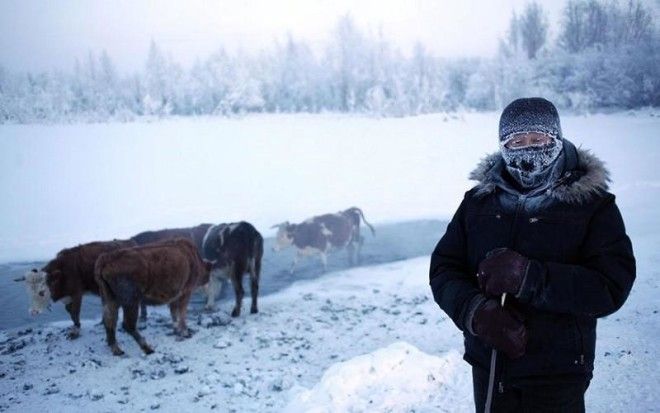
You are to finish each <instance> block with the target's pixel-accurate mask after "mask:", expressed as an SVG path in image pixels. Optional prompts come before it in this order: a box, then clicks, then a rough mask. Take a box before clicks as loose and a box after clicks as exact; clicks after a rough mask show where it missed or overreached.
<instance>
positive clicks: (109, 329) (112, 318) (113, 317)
mask: <svg viewBox="0 0 660 413" xmlns="http://www.w3.org/2000/svg"><path fill="white" fill-rule="evenodd" d="M118 313H119V304H118V303H117V301H115V300H114V299H113V298H112V297H109V296H103V326H104V327H105V336H106V341H107V343H108V346H110V350H112V354H114V355H115V356H121V355H122V354H124V352H123V351H122V349H121V348H119V345H118V344H117V336H116V330H117V315H118ZM124 317H126V316H125V315H124Z"/></svg>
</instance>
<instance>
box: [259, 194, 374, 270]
mask: <svg viewBox="0 0 660 413" xmlns="http://www.w3.org/2000/svg"><path fill="white" fill-rule="evenodd" d="M361 221H364V223H365V224H366V225H367V226H368V227H369V229H370V230H371V233H372V235H375V234H376V231H375V230H374V227H373V226H371V224H369V223H368V222H367V220H366V219H365V217H364V213H363V212H362V210H361V209H360V208H356V207H352V208H349V209H346V210H344V211H339V212H337V213H334V214H324V215H319V216H315V217H312V218H309V219H307V220H306V221H304V222H301V223H299V224H291V223H289V222H288V221H286V222H283V223H281V224H277V225H274V226H273V227H272V228H277V235H276V240H275V246H274V247H273V250H274V251H280V250H282V249H284V248H287V247H288V246H290V245H293V246H294V247H296V256H295V257H294V260H293V263H292V264H291V268H290V272H291V274H293V272H294V271H295V268H296V265H297V264H298V261H299V260H300V259H301V258H302V257H304V256H309V255H319V257H320V258H321V262H322V263H323V270H324V271H327V268H328V258H327V254H328V252H329V251H330V250H331V249H341V248H346V249H347V250H348V262H349V265H353V264H355V261H356V258H357V260H358V261H359V260H360V254H361V249H362V244H363V243H364V238H363V237H362V235H361V234H360V223H361Z"/></svg>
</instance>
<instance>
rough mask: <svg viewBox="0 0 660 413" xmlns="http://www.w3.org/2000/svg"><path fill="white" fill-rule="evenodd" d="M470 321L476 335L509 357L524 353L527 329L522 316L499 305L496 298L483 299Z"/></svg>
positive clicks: (519, 355)
mask: <svg viewBox="0 0 660 413" xmlns="http://www.w3.org/2000/svg"><path fill="white" fill-rule="evenodd" d="M471 321H472V325H471V327H472V331H473V332H474V333H475V334H476V335H477V337H479V338H481V339H482V340H483V341H484V342H486V343H487V344H489V345H491V346H492V347H494V348H495V349H497V350H498V351H502V352H503V353H505V354H506V355H507V356H509V358H512V359H515V358H518V357H521V356H522V355H523V354H525V347H526V346H527V329H526V328H525V325H524V324H523V320H522V317H521V316H520V315H519V314H518V313H517V312H515V311H510V310H507V309H506V308H503V307H501V306H500V303H499V302H498V300H495V299H489V300H486V301H483V302H482V304H481V305H479V307H477V309H476V310H475V312H474V316H473V317H472V320H471Z"/></svg>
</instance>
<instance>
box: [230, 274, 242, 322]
mask: <svg viewBox="0 0 660 413" xmlns="http://www.w3.org/2000/svg"><path fill="white" fill-rule="evenodd" d="M243 273H245V267H244V266H243V265H241V264H240V263H238V262H234V263H233V265H232V267H231V272H230V279H231V284H232V285H233V286H234V295H235V297H236V304H235V305H234V309H233V310H232V312H231V316H232V317H238V316H239V315H241V304H242V303H243V295H245V291H244V290H243Z"/></svg>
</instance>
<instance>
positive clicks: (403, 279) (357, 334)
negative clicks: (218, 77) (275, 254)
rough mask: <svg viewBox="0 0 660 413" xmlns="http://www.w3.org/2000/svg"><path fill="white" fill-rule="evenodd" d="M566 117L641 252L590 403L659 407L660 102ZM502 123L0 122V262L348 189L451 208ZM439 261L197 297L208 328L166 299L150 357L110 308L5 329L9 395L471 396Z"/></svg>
mask: <svg viewBox="0 0 660 413" xmlns="http://www.w3.org/2000/svg"><path fill="white" fill-rule="evenodd" d="M562 125H563V129H564V134H565V136H566V137H567V138H569V139H571V140H572V141H573V142H574V143H576V144H578V145H580V144H582V145H583V146H584V147H587V148H591V149H593V150H594V152H595V153H596V154H597V155H598V156H599V157H601V158H603V159H604V160H605V161H606V162H607V165H608V167H609V168H610V170H611V172H612V177H613V179H614V182H613V185H612V190H613V192H614V193H615V194H616V195H617V202H618V203H619V205H620V207H621V209H622V213H623V216H624V220H625V221H626V225H627V229H628V231H629V234H630V236H631V238H632V241H633V246H634V249H635V253H636V256H637V259H638V279H637V281H636V284H635V286H634V287H633V291H632V293H631V296H630V298H629V300H628V302H627V303H626V305H625V306H624V307H623V309H622V310H620V311H619V312H617V313H616V314H614V315H612V316H610V317H608V318H606V319H604V320H601V322H600V323H599V328H598V336H599V339H598V343H597V360H596V371H595V378H594V380H593V382H592V384H591V386H590V388H589V390H588V392H587V406H588V410H589V411H598V412H601V411H603V412H608V411H612V412H617V411H625V410H631V409H632V410H634V411H654V410H655V409H657V406H658V405H660V401H659V400H658V396H657V391H656V389H655V387H656V383H657V382H658V381H660V373H659V372H660V361H659V360H658V357H657V355H658V354H659V350H660V333H659V332H660V322H659V321H658V311H659V310H660V308H659V307H660V304H659V301H658V299H657V297H658V295H659V293H660V289H659V288H658V284H659V281H658V280H660V271H659V270H658V266H659V264H660V250H659V249H658V245H660V219H659V218H660V214H657V212H656V211H657V205H658V203H659V202H660V178H658V176H657V175H656V168H657V166H656V165H657V162H658V160H659V159H660V140H659V138H660V136H659V134H658V132H659V131H660V117H658V116H657V114H656V113H655V112H653V111H649V112H639V113H638V112H632V113H618V114H611V115H594V116H563V117H562ZM496 130H497V114H463V115H460V116H457V117H455V118H452V117H451V116H447V117H445V116H444V115H429V116H423V117H415V118H403V119H365V118H359V117H352V116H338V115H304V116H301V115H296V116H288V115H265V116H253V117H248V118H246V119H240V120H237V119H215V118H202V119H179V120H168V121H164V122H156V123H134V124H109V125H60V126H48V127H46V126H12V125H2V126H0V165H2V166H1V168H2V173H1V174H0V190H1V192H2V193H3V194H8V196H7V197H6V198H3V202H2V203H0V227H1V228H2V230H1V231H0V261H15V260H22V259H40V258H47V257H48V256H50V255H52V254H53V253H54V252H56V251H57V250H58V249H60V248H62V247H65V246H68V245H71V244H75V243H77V242H83V241H86V240H91V239H104V238H113V237H123V236H128V235H131V234H133V233H135V232H138V231H141V230H143V229H146V228H151V227H163V226H174V225H189V224H191V223H197V222H202V221H230V220H234V219H247V220H250V221H253V222H254V223H255V224H256V226H257V227H258V228H259V229H260V230H262V231H263V232H264V234H265V235H269V234H270V232H269V230H268V227H269V226H270V225H271V224H272V223H275V222H281V221H283V220H285V219H290V220H292V221H295V220H299V219H302V218H304V217H306V216H309V215H313V214H316V213H319V212H322V211H334V210H338V209H341V208H345V207H346V206H348V205H358V206H360V207H362V208H364V209H365V211H366V212H367V216H368V217H369V218H372V219H373V220H374V221H376V222H393V221H398V220H403V219H419V218H436V219H437V218H446V217H447V216H449V215H450V214H451V213H453V211H454V210H455V208H456V206H457V205H458V202H459V201H460V199H461V196H462V193H463V192H464V191H465V190H466V189H468V188H469V187H470V186H471V183H469V182H468V180H467V174H468V172H469V171H470V170H471V169H472V168H473V167H474V164H475V163H476V162H477V160H478V159H479V158H480V157H482V156H483V155H484V154H486V153H488V152H491V151H494V150H496V138H495V136H496V135H495V134H496ZM441 232H442V231H440V233H441ZM427 268H428V257H427V256H424V257H420V258H415V259H411V260H405V261H398V262H394V263H389V264H383V265H378V266H371V267H363V268H356V269H351V270H340V271H337V272H332V273H328V274H326V275H324V276H322V277H321V278H319V279H316V280H305V281H300V282H298V283H295V284H294V285H292V286H291V287H289V288H287V289H285V290H283V291H282V290H281V291H278V292H275V293H273V294H271V295H268V296H265V297H263V298H262V299H261V301H260V310H261V312H260V313H259V314H258V315H254V316H251V315H243V316H241V317H240V318H239V319H235V320H230V319H229V318H228V317H227V316H226V314H227V313H228V311H229V308H230V306H231V303H228V302H227V303H224V304H223V307H222V308H221V310H220V311H219V312H218V313H215V314H213V315H209V314H196V313H194V312H193V313H192V314H190V318H191V319H190V324H191V326H193V327H194V328H195V329H196V330H197V332H196V334H195V335H194V336H193V338H191V339H189V340H185V341H177V340H175V338H174V336H172V335H171V334H170V333H171V327H170V323H169V320H168V316H166V311H165V310H164V309H163V310H159V311H154V312H152V315H151V317H150V321H149V323H148V326H147V329H146V330H145V331H144V334H145V336H146V337H147V339H148V340H149V341H150V342H151V343H152V344H154V345H155V347H156V353H155V354H153V355H151V356H149V357H145V356H143V355H142V354H141V353H140V351H139V349H138V347H137V345H136V344H135V343H134V342H133V341H132V339H130V338H129V337H128V336H127V335H125V334H123V333H119V340H120V344H121V345H122V347H123V348H124V350H125V351H126V352H127V356H126V357H122V358H115V357H112V356H111V355H110V352H109V350H108V349H107V348H106V346H105V344H104V332H103V328H102V327H101V326H100V325H98V321H99V319H98V318H97V319H88V320H85V321H84V322H83V335H82V337H81V338H80V339H78V340H76V341H67V340H66V339H65V338H64V334H63V329H64V328H65V327H67V326H68V325H69V323H70V322H69V321H66V322H57V323H51V324H45V325H40V326H32V327H31V328H30V329H25V328H23V329H10V330H0V410H5V409H6V410H12V411H38V410H46V411H50V410H52V409H53V406H58V408H60V409H62V410H93V411H120V410H129V411H137V410H149V409H152V408H153V409H160V410H163V411H175V410H182V409H186V410H190V408H191V407H193V408H195V410H201V411H204V410H211V409H216V410H218V411H240V412H243V411H259V412H261V411H282V410H288V411H300V410H312V411H319V412H325V411H350V410H351V409H353V411H365V410H367V411H377V410H379V409H380V410H385V411H387V410H388V408H391V411H408V410H409V409H408V408H409V407H410V406H412V405H414V408H415V411H451V412H455V411H458V412H460V411H471V410H472V409H473V407H472V391H471V380H470V375H469V369H468V366H467V364H466V363H464V362H462V361H461V360H460V358H459V356H458V355H459V354H460V353H461V352H462V336H461V335H460V332H459V331H458V329H457V328H456V327H455V326H454V325H453V323H452V322H451V321H450V320H448V319H447V318H446V316H445V315H444V314H443V313H442V312H441V311H440V310H439V309H438V308H437V306H436V305H435V303H434V302H433V299H432V297H431V294H430V290H429V288H428V285H427V283H428V280H427V277H428V276H427ZM5 310H7V309H5ZM8 311H21V312H23V311H25V309H23V308H10V309H8ZM394 361H396V363H394V364H393V362H394ZM365 371H366V372H368V373H369V376H368V377H365V378H363V379H360V380H355V376H356V375H357V374H359V373H361V372H365ZM413 377H418V380H417V381H414V380H412V378H413ZM401 391H404V392H405V396H401V397H399V398H398V400H399V401H400V402H399V403H396V402H395V401H393V399H392V395H393V394H395V392H401ZM365 406H366V407H365ZM370 406H376V407H375V408H371V407H370Z"/></svg>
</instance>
